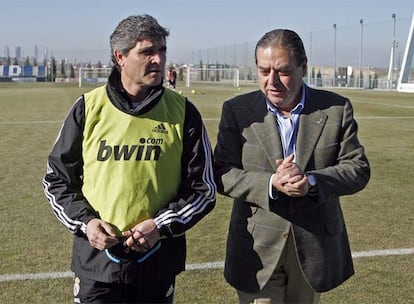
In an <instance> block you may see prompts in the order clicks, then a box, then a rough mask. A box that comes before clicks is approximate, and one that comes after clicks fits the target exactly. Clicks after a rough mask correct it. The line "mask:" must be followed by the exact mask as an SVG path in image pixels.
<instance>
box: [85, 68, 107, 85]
mask: <svg viewBox="0 0 414 304" xmlns="http://www.w3.org/2000/svg"><path fill="white" fill-rule="evenodd" d="M111 70H112V68H79V87H81V86H82V84H84V83H106V81H107V80H108V76H109V74H110V73H111Z"/></svg>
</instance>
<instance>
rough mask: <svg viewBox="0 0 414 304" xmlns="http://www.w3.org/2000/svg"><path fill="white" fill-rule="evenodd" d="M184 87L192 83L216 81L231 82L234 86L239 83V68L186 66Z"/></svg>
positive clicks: (219, 82) (218, 82) (217, 82)
mask: <svg viewBox="0 0 414 304" xmlns="http://www.w3.org/2000/svg"><path fill="white" fill-rule="evenodd" d="M184 73H185V74H186V75H184V77H185V80H186V84H185V85H186V87H190V86H191V84H192V83H216V84H231V85H233V86H235V87H238V86H239V85H240V79H239V77H240V76H239V69H235V68H194V67H191V66H187V69H186V70H185V72H184Z"/></svg>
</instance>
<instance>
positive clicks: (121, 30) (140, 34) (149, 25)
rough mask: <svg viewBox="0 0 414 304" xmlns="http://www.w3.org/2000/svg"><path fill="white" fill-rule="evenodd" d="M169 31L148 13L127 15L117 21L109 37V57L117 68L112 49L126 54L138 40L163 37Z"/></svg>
mask: <svg viewBox="0 0 414 304" xmlns="http://www.w3.org/2000/svg"><path fill="white" fill-rule="evenodd" d="M169 34H170V32H169V31H168V30H167V29H166V28H164V27H162V26H161V25H159V24H158V21H157V20H156V19H155V18H154V17H152V16H150V15H136V16H129V17H127V18H125V19H123V20H122V21H121V22H119V24H118V26H117V27H116V28H115V30H114V32H113V33H112V34H111V37H110V40H109V41H110V45H111V58H112V62H113V64H114V65H115V66H116V67H117V68H119V66H118V63H117V61H116V59H115V56H114V51H115V50H118V51H119V52H120V53H121V54H124V55H127V54H128V52H129V51H130V50H131V49H133V48H134V47H135V46H136V44H137V42H138V41H142V40H144V39H147V38H151V39H154V40H159V39H163V38H164V39H165V38H166V37H168V35H169Z"/></svg>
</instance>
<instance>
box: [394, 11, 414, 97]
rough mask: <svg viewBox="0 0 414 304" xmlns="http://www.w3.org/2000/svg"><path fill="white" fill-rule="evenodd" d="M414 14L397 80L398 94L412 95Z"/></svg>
mask: <svg viewBox="0 0 414 304" xmlns="http://www.w3.org/2000/svg"><path fill="white" fill-rule="evenodd" d="M413 56H414V14H413V18H412V20H411V27H410V31H409V34H408V39H407V44H406V46H405V52H404V57H403V61H402V64H401V72H400V77H399V79H398V86H397V89H398V91H399V92H409V93H414V66H413V63H414V61H413Z"/></svg>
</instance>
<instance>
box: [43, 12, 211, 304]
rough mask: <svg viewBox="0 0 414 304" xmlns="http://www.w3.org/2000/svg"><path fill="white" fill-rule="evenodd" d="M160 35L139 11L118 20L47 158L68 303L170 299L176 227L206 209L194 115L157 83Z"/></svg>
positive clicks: (178, 257)
mask: <svg viewBox="0 0 414 304" xmlns="http://www.w3.org/2000/svg"><path fill="white" fill-rule="evenodd" d="M168 35H169V31H168V30H167V29H165V28H163V27H162V26H160V25H159V24H158V22H157V20H156V19H154V18H153V17H151V16H148V15H137V16H130V17H127V18H125V19H124V20H122V21H121V22H120V23H119V24H118V26H117V27H116V29H115V31H114V32H113V33H112V35H111V37H110V45H111V52H112V61H113V64H114V68H113V70H112V72H111V74H110V76H109V78H108V82H107V84H106V85H104V86H101V87H99V88H96V89H94V90H92V91H90V92H88V93H86V94H84V95H83V96H81V97H79V98H78V99H77V100H76V102H75V103H74V105H73V107H72V108H71V109H70V111H69V113H68V115H67V117H66V119H65V122H64V124H63V126H62V128H61V130H60V132H59V135H58V137H57V139H56V142H55V143H54V145H53V147H52V150H51V152H50V155H49V156H48V163H47V173H46V175H45V177H44V180H43V186H44V190H45V194H46V197H47V199H48V201H49V203H50V205H51V207H52V210H53V212H54V214H55V215H56V217H57V218H58V220H59V221H60V222H61V223H62V224H63V225H65V227H66V228H67V229H69V230H70V231H71V232H72V233H73V234H74V236H75V237H74V244H73V255H72V267H71V268H72V270H73V272H74V273H75V281H74V282H75V285H74V302H75V303H130V302H133V303H172V301H173V295H174V288H175V277H176V275H177V274H179V273H180V272H181V271H183V270H184V268H185V256H186V239H185V232H186V230H188V229H189V228H191V227H192V226H194V225H195V224H196V223H197V222H198V221H200V220H201V219H202V218H203V217H204V216H205V215H207V214H208V213H209V212H210V211H211V210H212V209H213V208H214V205H215V200H216V197H215V195H216V185H215V183H214V179H213V172H212V152H211V146H210V142H209V139H208V136H207V132H206V129H205V127H204V125H203V122H202V120H201V116H200V113H199V112H198V110H197V109H196V108H195V106H194V105H193V104H192V103H191V102H190V101H189V100H187V99H186V98H185V97H183V96H181V95H180V94H177V93H175V92H174V91H172V90H169V89H167V88H164V87H163V86H162V83H163V76H164V70H165V63H166V51H167V47H166V38H167V37H168Z"/></svg>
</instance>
